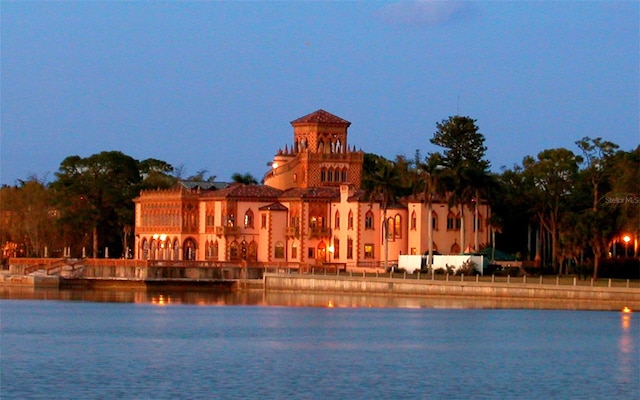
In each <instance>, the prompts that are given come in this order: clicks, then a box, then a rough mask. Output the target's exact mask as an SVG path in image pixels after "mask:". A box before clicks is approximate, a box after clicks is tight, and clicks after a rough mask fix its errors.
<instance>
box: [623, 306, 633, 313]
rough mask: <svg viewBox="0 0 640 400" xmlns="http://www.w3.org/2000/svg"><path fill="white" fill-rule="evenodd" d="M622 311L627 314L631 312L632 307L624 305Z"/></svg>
mask: <svg viewBox="0 0 640 400" xmlns="http://www.w3.org/2000/svg"><path fill="white" fill-rule="evenodd" d="M622 312H623V313H625V314H629V313H631V309H630V308H629V307H623V308H622Z"/></svg>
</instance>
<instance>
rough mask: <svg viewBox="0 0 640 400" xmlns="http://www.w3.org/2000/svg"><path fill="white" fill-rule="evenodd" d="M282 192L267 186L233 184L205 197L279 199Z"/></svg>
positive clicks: (206, 194)
mask: <svg viewBox="0 0 640 400" xmlns="http://www.w3.org/2000/svg"><path fill="white" fill-rule="evenodd" d="M281 193H282V190H280V189H276V188H272V187H271V186H265V185H245V184H242V183H237V184H232V185H230V186H228V187H226V188H224V189H220V190H216V191H213V192H208V193H205V194H204V197H209V198H248V199H265V198H266V199H273V200H275V199H277V198H278V196H280V194H281Z"/></svg>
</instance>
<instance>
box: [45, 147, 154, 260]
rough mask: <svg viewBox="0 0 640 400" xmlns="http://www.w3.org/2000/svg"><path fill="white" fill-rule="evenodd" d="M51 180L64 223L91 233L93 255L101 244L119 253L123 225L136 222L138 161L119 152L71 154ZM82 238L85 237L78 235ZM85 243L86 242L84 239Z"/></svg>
mask: <svg viewBox="0 0 640 400" xmlns="http://www.w3.org/2000/svg"><path fill="white" fill-rule="evenodd" d="M56 177H57V180H56V181H55V182H53V183H52V185H51V188H52V189H53V190H54V195H55V199H56V204H57V206H58V208H59V210H60V212H61V222H62V223H63V224H64V225H66V227H67V229H68V230H69V232H71V233H72V234H73V235H74V236H76V237H77V235H78V234H79V233H81V232H78V229H80V230H81V231H84V232H83V233H84V234H85V236H86V234H87V233H88V232H87V231H90V232H91V243H92V253H93V257H94V258H95V257H97V256H98V248H99V246H100V247H101V246H109V247H111V248H112V249H114V250H115V251H114V252H113V253H112V254H117V253H116V251H117V250H124V249H119V248H120V246H121V243H122V235H123V234H124V227H125V226H127V225H132V224H133V216H134V215H133V214H134V207H133V201H132V200H133V198H134V197H135V196H137V194H138V184H139V183H140V182H141V176H140V172H139V169H138V162H137V161H136V160H135V159H133V158H131V157H130V156H127V155H125V154H123V153H121V152H119V151H109V152H101V153H99V154H94V155H92V156H90V157H87V158H81V157H79V156H70V157H67V158H65V159H64V160H63V161H62V163H61V164H60V169H59V171H58V172H57V173H56ZM79 239H81V240H76V241H80V242H81V241H82V238H79ZM85 243H86V241H85Z"/></svg>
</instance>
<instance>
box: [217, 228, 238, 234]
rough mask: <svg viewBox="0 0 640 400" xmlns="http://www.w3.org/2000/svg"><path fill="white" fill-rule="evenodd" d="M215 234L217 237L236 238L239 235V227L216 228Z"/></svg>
mask: <svg viewBox="0 0 640 400" xmlns="http://www.w3.org/2000/svg"><path fill="white" fill-rule="evenodd" d="M215 234H216V235H217V236H237V235H239V234H240V227H239V226H216V227H215Z"/></svg>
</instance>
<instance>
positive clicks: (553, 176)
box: [522, 148, 582, 274]
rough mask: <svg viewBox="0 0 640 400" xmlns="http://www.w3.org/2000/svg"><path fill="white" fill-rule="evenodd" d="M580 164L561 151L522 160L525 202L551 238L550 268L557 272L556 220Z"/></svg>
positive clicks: (569, 193) (563, 210)
mask: <svg viewBox="0 0 640 400" xmlns="http://www.w3.org/2000/svg"><path fill="white" fill-rule="evenodd" d="M581 161H582V158H581V157H580V156H576V155H575V154H574V153H573V152H571V151H570V150H567V149H564V148H558V149H550V150H544V151H542V152H540V153H538V156H537V159H534V158H533V157H531V156H527V157H525V158H524V160H523V162H522V165H523V168H524V170H523V177H524V180H525V182H524V184H525V185H526V188H527V189H528V193H527V197H528V201H529V202H530V204H531V205H532V208H533V210H534V212H535V214H536V216H537V218H538V221H539V222H540V224H541V225H542V227H543V228H544V230H545V231H546V232H548V233H549V234H550V236H551V265H552V266H553V268H554V269H556V270H557V271H558V272H559V273H560V274H561V273H562V270H561V269H560V270H558V264H557V261H558V234H559V224H560V219H561V217H562V215H563V213H564V212H565V210H567V209H568V208H569V207H568V206H569V204H568V202H567V201H566V200H567V199H568V198H569V197H570V195H571V194H572V191H573V190H574V185H575V183H576V178H577V174H578V164H579V163H580V162H581Z"/></svg>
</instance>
